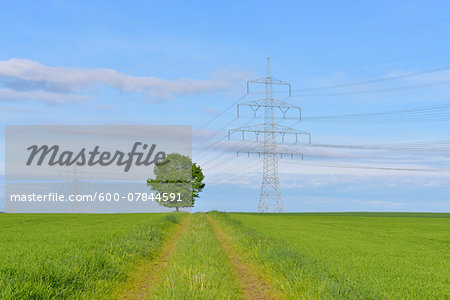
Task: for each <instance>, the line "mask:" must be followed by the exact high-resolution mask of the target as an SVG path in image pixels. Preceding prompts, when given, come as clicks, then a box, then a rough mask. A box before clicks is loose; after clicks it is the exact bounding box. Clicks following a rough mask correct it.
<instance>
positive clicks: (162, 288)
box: [0, 212, 450, 299]
mask: <svg viewBox="0 0 450 300" xmlns="http://www.w3.org/2000/svg"><path fill="white" fill-rule="evenodd" d="M0 226H1V228H2V229H3V230H2V231H1V232H0V239H1V243H0V299H94V298H96V299H97V298H103V299H110V298H119V299H122V298H126V299H130V298H137V296H136V295H139V297H141V298H143V299H146V298H151V299H246V298H247V299H261V298H270V299H274V298H276V299H278V298H279V299H449V298H450V291H449V286H450V271H449V270H450V256H449V249H450V234H449V232H450V218H449V214H419V213H414V214H407V213H330V214H247V213H218V212H211V213H207V214H204V213H196V214H191V215H189V214H185V213H180V214H123V215H120V214H119V215H9V214H2V215H0ZM153 273H154V274H153ZM127 289H128V290H129V291H130V292H128V293H127V291H126V290H127ZM118 291H119V292H118ZM264 295H271V296H270V297H266V296H264Z"/></svg>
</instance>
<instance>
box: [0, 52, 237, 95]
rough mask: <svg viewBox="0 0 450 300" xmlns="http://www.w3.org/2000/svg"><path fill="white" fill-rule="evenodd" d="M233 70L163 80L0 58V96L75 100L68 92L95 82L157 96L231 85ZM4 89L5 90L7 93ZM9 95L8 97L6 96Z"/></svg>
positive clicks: (229, 87) (209, 90)
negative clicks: (196, 76) (1, 87)
mask: <svg viewBox="0 0 450 300" xmlns="http://www.w3.org/2000/svg"><path fill="white" fill-rule="evenodd" d="M235 78H237V74H236V71H233V72H231V73H230V74H228V76H227V75H226V74H225V75H224V74H223V72H222V74H221V76H216V77H214V78H211V79H207V80H198V79H192V78H181V79H178V80H166V79H161V78H157V77H152V76H140V77H139V76H131V75H126V74H123V73H119V72H117V71H115V70H111V69H104V68H95V69H85V68H66V67H50V66H46V65H43V64H40V63H38V62H35V61H32V60H28V59H17V58H13V59H10V60H7V61H0V84H1V85H3V87H4V88H5V90H2V93H3V95H0V100H5V99H14V100H19V99H34V100H38V101H44V102H58V101H59V102H66V101H72V100H77V99H76V98H73V97H67V96H64V95H71V94H76V93H80V92H83V91H88V90H90V89H93V88H95V87H97V86H109V87H113V88H116V89H118V90H120V91H126V92H138V93H143V94H146V95H149V96H151V97H154V98H158V99H165V100H168V99H171V98H173V97H174V96H176V95H189V94H199V93H208V92H214V91H224V90H229V89H232V88H233V87H234V85H235V83H234V80H235ZM6 91H9V93H10V94H8V93H7V92H6ZM8 97H9V98H8Z"/></svg>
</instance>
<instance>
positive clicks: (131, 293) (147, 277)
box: [116, 214, 191, 299]
mask: <svg viewBox="0 0 450 300" xmlns="http://www.w3.org/2000/svg"><path fill="white" fill-rule="evenodd" d="M190 218H191V215H190V214H189V215H188V216H186V217H185V218H184V219H183V221H182V223H181V225H180V227H179V228H178V230H177V231H176V232H175V233H174V234H173V235H172V236H171V237H170V238H169V240H168V241H167V242H166V243H165V244H164V246H163V247H162V248H161V251H160V253H159V255H158V256H157V257H156V258H155V259H154V260H151V261H148V262H146V263H144V264H143V265H142V266H140V267H138V269H137V270H136V272H135V275H134V278H133V279H132V280H131V281H130V283H129V284H128V286H127V289H126V290H125V292H123V293H122V294H121V295H119V296H118V297H116V299H149V298H151V292H152V290H153V288H154V287H155V286H156V285H157V284H158V283H159V282H160V279H161V278H160V277H161V274H162V273H163V272H164V269H165V267H166V266H167V264H168V262H169V259H170V256H171V255H172V252H173V250H174V249H175V246H176V244H177V241H178V239H179V238H180V237H181V236H182V235H183V233H184V232H185V231H186V229H187V227H188V224H189V221H190Z"/></svg>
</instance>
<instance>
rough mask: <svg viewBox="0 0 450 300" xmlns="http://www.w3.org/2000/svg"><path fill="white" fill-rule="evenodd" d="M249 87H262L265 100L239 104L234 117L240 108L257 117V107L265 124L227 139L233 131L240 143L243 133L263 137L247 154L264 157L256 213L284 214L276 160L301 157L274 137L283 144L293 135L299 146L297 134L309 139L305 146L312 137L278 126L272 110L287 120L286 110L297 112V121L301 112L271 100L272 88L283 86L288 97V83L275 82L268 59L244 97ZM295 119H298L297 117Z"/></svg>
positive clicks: (281, 102) (243, 128) (241, 130)
mask: <svg viewBox="0 0 450 300" xmlns="http://www.w3.org/2000/svg"><path fill="white" fill-rule="evenodd" d="M250 84H264V85H265V97H264V99H260V100H255V101H250V102H245V103H240V104H238V105H237V116H238V117H239V109H240V106H249V107H250V108H251V109H252V111H253V114H254V117H256V113H257V111H258V110H259V109H260V108H262V107H263V108H264V124H256V125H250V126H246V127H241V128H236V129H229V130H228V138H229V139H230V135H231V133H232V132H236V131H238V132H241V133H242V140H245V133H254V134H255V135H256V141H259V136H260V134H263V135H264V144H263V147H262V149H258V148H256V149H251V150H248V151H238V152H237V155H239V153H240V152H246V153H248V155H249V156H250V153H256V154H258V156H259V157H260V156H261V155H262V156H263V178H262V184H261V193H260V196H259V204H258V212H267V211H275V212H284V202H283V196H282V193H281V187H280V178H279V171H278V160H279V159H280V158H283V155H288V156H290V157H291V159H292V158H294V156H300V157H301V159H303V154H302V153H298V152H290V151H289V149H288V148H284V149H283V148H281V147H280V145H279V143H278V139H277V136H279V137H281V143H285V136H286V135H294V136H295V143H298V142H299V141H298V136H299V135H306V136H308V143H311V135H310V134H309V133H307V132H304V131H301V130H297V129H294V128H290V127H286V126H283V125H280V124H278V123H277V122H276V117H275V108H278V109H279V110H280V112H281V113H282V114H283V118H286V114H287V113H288V111H289V110H297V111H298V120H299V121H300V120H301V109H300V107H298V106H295V105H292V104H288V103H285V102H283V101H280V100H277V99H274V98H273V85H274V84H276V85H284V86H287V87H288V88H289V96H291V85H290V83H287V82H284V81H281V80H278V79H275V78H273V77H272V74H271V69H270V58H269V57H268V58H267V71H266V77H264V78H260V79H255V80H251V81H248V82H247V94H249V93H250ZM296 118H297V117H296Z"/></svg>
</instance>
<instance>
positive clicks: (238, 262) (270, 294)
mask: <svg viewBox="0 0 450 300" xmlns="http://www.w3.org/2000/svg"><path fill="white" fill-rule="evenodd" d="M206 218H207V220H208V222H209V224H210V225H211V227H212V229H213V231H214V233H215V235H216V237H217V239H218V240H219V242H220V244H221V246H222V250H223V252H224V253H225V254H226V255H227V256H228V259H229V260H230V262H231V265H232V266H233V271H234V273H235V278H236V280H237V281H238V283H239V285H240V286H241V287H242V290H243V293H244V297H245V299H283V297H282V296H280V295H279V294H278V293H277V292H275V291H274V289H273V287H272V286H271V285H270V284H269V283H268V282H267V280H265V279H264V278H263V276H262V274H261V273H260V272H259V271H258V270H257V269H256V267H255V266H253V265H252V264H251V263H250V262H248V261H245V260H244V259H243V256H242V254H241V252H240V251H239V249H237V248H236V247H235V246H233V244H232V243H231V239H230V237H229V236H228V235H227V234H226V233H224V232H223V231H222V229H220V227H219V226H218V225H217V223H216V222H215V221H214V220H213V219H212V218H211V217H210V216H208V215H206Z"/></svg>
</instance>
